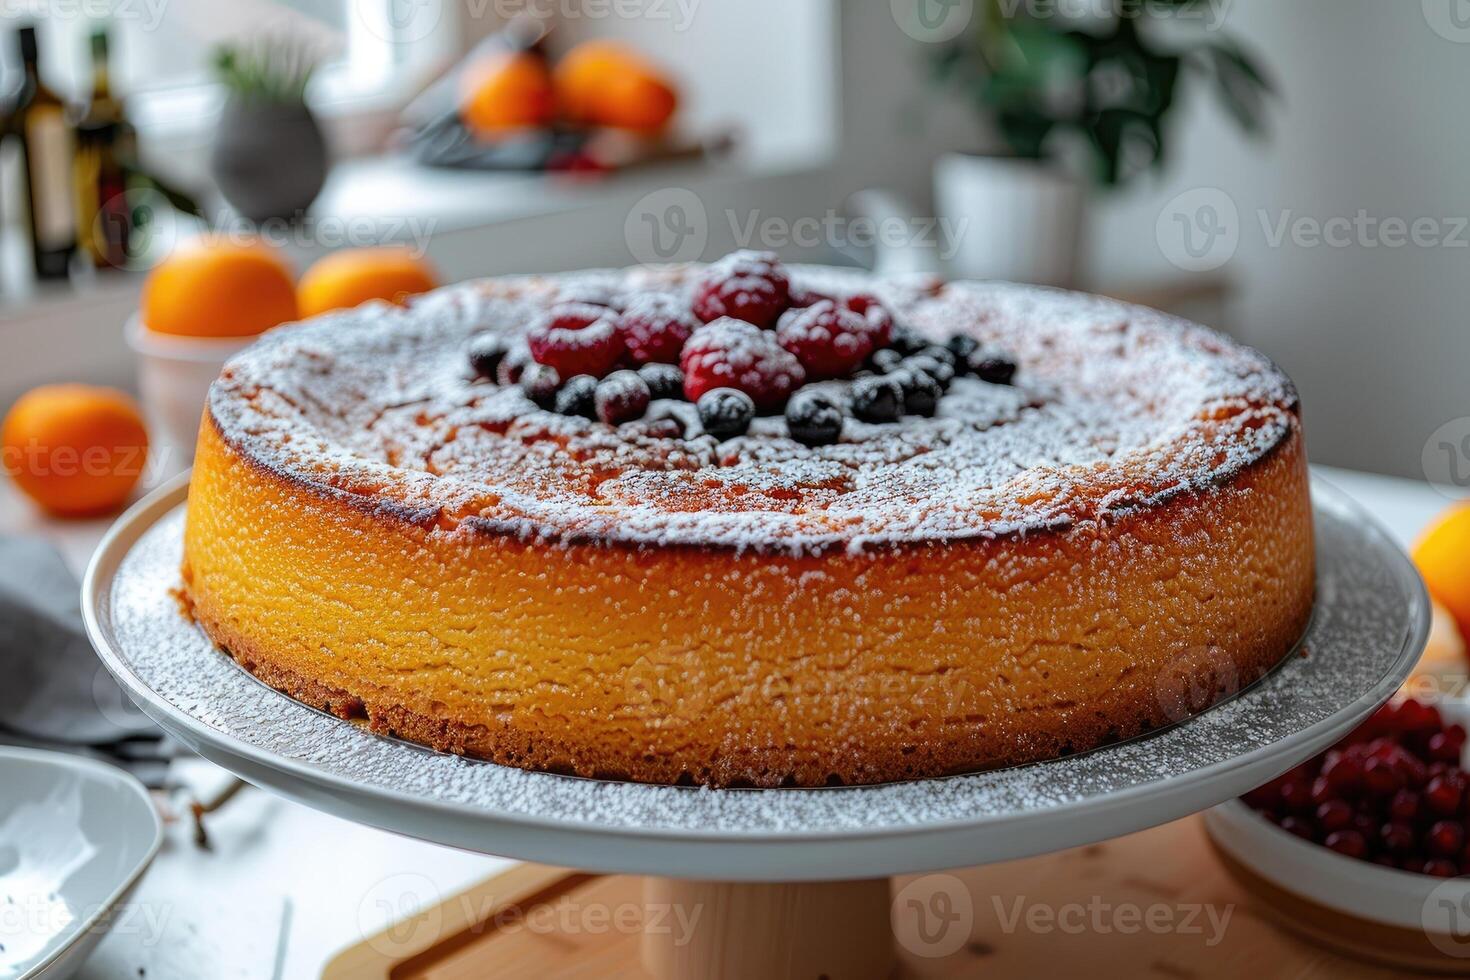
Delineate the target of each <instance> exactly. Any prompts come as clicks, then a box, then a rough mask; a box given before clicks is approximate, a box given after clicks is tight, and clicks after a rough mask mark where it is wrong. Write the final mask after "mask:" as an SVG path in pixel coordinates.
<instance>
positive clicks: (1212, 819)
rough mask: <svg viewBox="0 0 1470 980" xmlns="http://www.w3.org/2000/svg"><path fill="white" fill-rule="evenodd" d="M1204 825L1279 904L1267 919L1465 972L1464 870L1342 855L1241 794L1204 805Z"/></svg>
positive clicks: (1380, 955)
mask: <svg viewBox="0 0 1470 980" xmlns="http://www.w3.org/2000/svg"><path fill="white" fill-rule="evenodd" d="M1205 826H1206V827H1207V828H1208V829H1209V832H1210V837H1211V839H1212V840H1213V841H1214V843H1215V845H1216V847H1218V848H1219V850H1220V851H1221V852H1223V854H1224V856H1225V858H1226V865H1227V867H1229V870H1230V871H1231V872H1232V874H1234V875H1235V877H1236V879H1237V880H1238V881H1240V883H1241V884H1242V885H1244V886H1245V887H1246V888H1247V890H1249V891H1250V892H1251V893H1252V894H1253V895H1255V897H1256V898H1257V899H1260V900H1263V901H1265V902H1267V903H1268V904H1270V905H1272V906H1274V907H1275V908H1276V911H1277V912H1278V913H1280V914H1279V915H1277V916H1274V917H1273V921H1276V922H1278V923H1279V924H1281V925H1283V926H1285V927H1287V928H1289V929H1292V930H1294V931H1296V932H1299V933H1302V934H1304V935H1306V936H1307V937H1308V938H1310V939H1313V940H1315V941H1317V942H1320V943H1324V944H1327V945H1331V946H1334V947H1337V948H1339V949H1342V950H1345V951H1347V952H1349V953H1351V954H1352V955H1354V956H1358V957H1367V958H1371V959H1376V960H1379V961H1380V962H1386V963H1392V964H1395V965H1399V966H1413V967H1416V968H1419V969H1430V970H1434V971H1436V972H1455V973H1470V877H1461V878H1435V877H1432V876H1430V875H1421V874H1414V873H1412V872H1408V871H1399V870H1397V869H1395V868H1385V867H1383V866H1381V865H1377V864H1373V863H1372V862H1369V861H1361V860H1358V859H1356V858H1350V857H1345V856H1343V855H1341V854H1338V853H1337V852H1335V851H1331V850H1328V849H1327V848H1326V847H1323V846H1322V845H1320V844H1316V843H1313V842H1312V841H1308V840H1304V839H1302V838H1300V837H1297V836H1296V835H1295V834H1291V833H1288V832H1287V831H1285V830H1282V829H1281V828H1280V827H1278V826H1276V824H1274V823H1272V822H1271V821H1270V820H1268V819H1267V818H1266V817H1265V816H1264V815H1262V814H1261V813H1259V812H1257V811H1256V810H1254V809H1252V808H1251V807H1250V806H1248V805H1246V804H1245V803H1243V802H1241V801H1240V800H1230V801H1229V802H1226V803H1222V804H1220V805H1219V806H1217V807H1215V808H1214V809H1212V810H1209V811H1207V812H1206V813H1205ZM1232 865H1233V866H1232ZM1262 882H1264V883H1265V886H1264V887H1263V886H1262Z"/></svg>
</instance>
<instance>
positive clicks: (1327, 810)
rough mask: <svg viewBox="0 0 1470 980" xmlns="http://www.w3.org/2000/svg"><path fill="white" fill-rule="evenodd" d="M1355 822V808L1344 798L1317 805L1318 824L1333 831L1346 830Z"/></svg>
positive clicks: (1325, 829)
mask: <svg viewBox="0 0 1470 980" xmlns="http://www.w3.org/2000/svg"><path fill="white" fill-rule="evenodd" d="M1352 822H1353V808H1352V807H1350V806H1348V805H1347V803H1346V802H1345V801H1343V800H1327V801H1326V802H1325V803H1323V804H1321V805H1320V806H1318V807H1317V826H1318V827H1321V828H1322V829H1323V830H1324V831H1326V832H1328V833H1331V832H1332V831H1334V830H1345V829H1347V827H1348V825H1350V824H1351V823H1352Z"/></svg>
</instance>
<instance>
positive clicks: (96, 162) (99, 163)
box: [73, 29, 136, 269]
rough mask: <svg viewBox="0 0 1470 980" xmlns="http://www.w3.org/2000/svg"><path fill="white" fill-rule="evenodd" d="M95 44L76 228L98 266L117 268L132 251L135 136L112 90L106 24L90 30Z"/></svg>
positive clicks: (81, 137)
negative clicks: (129, 182)
mask: <svg viewBox="0 0 1470 980" xmlns="http://www.w3.org/2000/svg"><path fill="white" fill-rule="evenodd" d="M91 48H92V93H91V96H90V97H89V98H88V100H87V105H86V108H85V109H84V111H83V112H82V114H81V117H80V118H79V119H78V120H77V154H76V163H75V172H74V178H73V179H74V182H75V193H76V215H77V228H76V233H77V241H78V242H79V243H80V245H81V248H82V251H83V252H84V253H85V254H86V255H87V257H88V258H90V259H91V261H92V265H93V266H94V267H96V268H98V269H117V268H123V267H125V266H126V265H127V262H128V255H129V253H128V245H129V237H130V235H131V233H132V209H131V208H130V206H129V204H128V200H127V189H128V188H127V179H128V169H129V168H130V167H131V166H132V164H133V152H134V146H135V140H136V136H135V133H134V130H133V127H132V126H131V125H130V124H129V122H128V119H127V113H126V111H125V109H124V106H123V102H122V100H121V99H120V98H118V97H117V96H115V95H114V94H113V92H112V81H111V77H110V70H109V65H108V55H107V31H106V30H105V29H98V30H96V31H94V32H93V33H92V38H91Z"/></svg>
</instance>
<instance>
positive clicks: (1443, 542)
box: [1413, 503, 1470, 636]
mask: <svg viewBox="0 0 1470 980" xmlns="http://www.w3.org/2000/svg"><path fill="white" fill-rule="evenodd" d="M1413 557H1414V564H1415V565H1418V566H1419V574H1420V575H1422V576H1424V584H1425V586H1426V587H1428V589H1429V592H1430V594H1431V595H1432V596H1434V598H1435V599H1436V600H1438V601H1439V603H1440V604H1441V605H1443V606H1444V607H1445V608H1446V609H1448V610H1449V612H1450V615H1451V616H1453V617H1454V619H1455V622H1456V623H1458V624H1459V627H1460V632H1461V634H1463V635H1465V636H1470V504H1465V503H1461V504H1456V505H1455V506H1453V507H1451V508H1450V509H1449V510H1447V511H1445V512H1444V513H1443V514H1441V515H1440V516H1439V518H1438V519H1436V520H1435V522H1434V523H1433V524H1431V525H1430V526H1429V527H1428V528H1427V529H1425V531H1424V533H1423V534H1422V535H1420V537H1419V540H1418V541H1417V542H1416V543H1415V545H1414V552H1413Z"/></svg>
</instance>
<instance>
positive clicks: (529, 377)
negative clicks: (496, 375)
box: [520, 363, 561, 409]
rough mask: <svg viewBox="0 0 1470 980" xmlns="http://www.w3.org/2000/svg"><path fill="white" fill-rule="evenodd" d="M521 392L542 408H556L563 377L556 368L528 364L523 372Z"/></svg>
mask: <svg viewBox="0 0 1470 980" xmlns="http://www.w3.org/2000/svg"><path fill="white" fill-rule="evenodd" d="M520 385H521V391H523V392H525V393H526V397H527V398H529V399H531V401H533V402H535V403H536V405H537V406H538V407H540V408H545V409H551V408H554V407H556V395H557V392H559V391H560V390H561V375H559V374H557V373H556V368H554V367H547V366H546V365H545V364H535V363H532V364H528V365H526V369H525V370H524V371H522V372H521V380H520Z"/></svg>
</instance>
